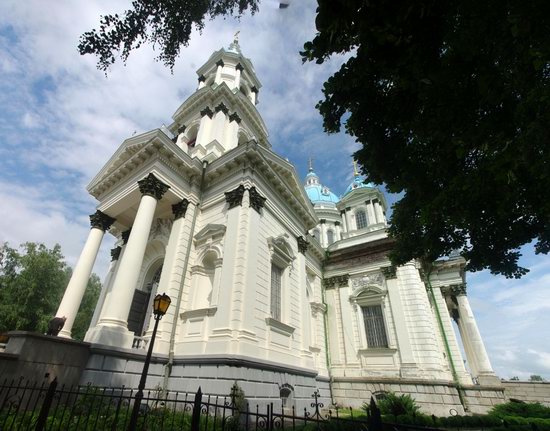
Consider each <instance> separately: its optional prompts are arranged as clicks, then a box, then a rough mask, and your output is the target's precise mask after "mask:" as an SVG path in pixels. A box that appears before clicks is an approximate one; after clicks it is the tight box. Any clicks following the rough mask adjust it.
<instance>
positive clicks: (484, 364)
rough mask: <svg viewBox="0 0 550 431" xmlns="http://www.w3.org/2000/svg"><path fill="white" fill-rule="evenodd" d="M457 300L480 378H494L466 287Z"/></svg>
mask: <svg viewBox="0 0 550 431" xmlns="http://www.w3.org/2000/svg"><path fill="white" fill-rule="evenodd" d="M456 299H457V302H458V315H459V319H460V320H461V323H462V326H463V328H464V335H465V336H466V338H467V343H468V344H469V345H470V347H471V349H472V353H473V356H474V357H475V368H476V369H477V371H478V373H479V374H478V378H479V376H480V375H489V376H494V374H495V373H494V371H493V367H492V366H491V362H490V361H489V356H488V355H487V351H486V350H485V345H484V344H483V340H482V339H481V334H480V333H479V329H478V327H477V324H476V320H475V317H474V313H473V312H472V309H471V307H470V302H469V301H468V297H467V296H466V292H465V287H463V288H462V289H461V290H460V291H459V292H458V295H457V296H456Z"/></svg>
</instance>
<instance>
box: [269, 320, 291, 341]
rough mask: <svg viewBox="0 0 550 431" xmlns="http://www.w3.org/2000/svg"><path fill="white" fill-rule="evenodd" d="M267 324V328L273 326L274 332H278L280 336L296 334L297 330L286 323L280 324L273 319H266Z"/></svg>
mask: <svg viewBox="0 0 550 431" xmlns="http://www.w3.org/2000/svg"><path fill="white" fill-rule="evenodd" d="M265 323H266V325H267V326H271V328H273V330H277V332H279V333H280V334H283V335H288V336H291V335H292V334H293V333H294V330H295V328H294V327H292V326H290V325H287V324H286V323H283V322H280V321H278V320H277V319H274V318H273V317H266V318H265Z"/></svg>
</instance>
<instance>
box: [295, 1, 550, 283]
mask: <svg viewBox="0 0 550 431" xmlns="http://www.w3.org/2000/svg"><path fill="white" fill-rule="evenodd" d="M318 3H319V7H318V9H317V18H316V26H317V30H318V34H317V35H316V37H315V38H314V39H313V40H312V41H310V42H307V43H306V44H305V47H304V51H303V53H302V55H303V58H304V60H305V61H316V62H317V63H322V62H323V61H324V60H325V59H327V58H329V57H330V56H332V55H334V54H341V53H351V54H350V57H349V59H348V60H347V61H346V62H345V63H344V64H343V65H342V67H341V68H340V70H339V71H338V72H336V73H335V74H334V75H333V76H332V77H330V78H329V79H328V81H327V82H326V83H325V84H324V87H323V93H324V100H322V101H320V102H319V104H318V108H319V111H320V112H321V115H322V116H323V121H324V127H325V129H326V130H327V131H328V132H337V131H339V130H340V127H341V125H342V122H344V123H345V128H346V131H347V133H348V134H350V135H352V136H354V137H355V138H356V139H357V141H358V142H360V143H361V144H362V148H361V149H360V150H359V151H358V152H357V153H355V157H356V159H357V160H359V162H360V163H361V165H362V166H363V169H364V173H366V174H367V180H368V181H373V182H375V183H378V184H382V183H384V184H386V187H387V189H388V190H389V191H390V192H393V193H402V194H403V197H402V199H401V200H400V201H399V202H397V203H396V204H395V205H394V208H393V214H392V218H391V227H390V235H391V236H392V237H393V238H395V239H396V245H395V249H394V251H393V252H392V254H391V256H390V257H391V259H392V261H393V262H394V263H395V264H403V263H405V262H407V261H409V260H410V259H412V258H423V259H425V260H427V261H433V260H435V259H437V258H438V257H440V256H444V255H449V254H450V253H451V252H452V251H453V250H457V249H458V250H460V251H461V253H462V254H463V256H464V257H465V258H466V259H467V260H468V266H467V268H468V269H469V270H472V271H476V270H481V269H484V268H489V269H490V270H491V272H493V273H496V274H504V275H505V276H507V277H516V278H519V277H521V276H522V275H523V274H525V273H526V272H527V270H526V269H525V268H521V267H519V266H518V264H517V260H518V258H519V256H520V253H519V247H521V246H522V245H523V244H526V243H529V242H531V241H533V240H536V244H535V251H536V252H537V253H548V251H550V200H549V198H550V174H549V172H550V169H549V168H550V145H549V143H550V142H549V136H550V126H549V125H550V31H549V30H550V20H549V18H548V17H549V14H548V13H549V12H550V4H549V3H548V2H544V1H541V0H535V1H532V2H522V1H509V2H501V1H495V0H490V1H485V2H475V1H470V0H461V1H457V2H445V1H443V2H442V1H435V0H419V1H412V2H411V1H403V0H399V1H385V0H374V1H369V2H365V1H362V0H318ZM343 118H345V120H343Z"/></svg>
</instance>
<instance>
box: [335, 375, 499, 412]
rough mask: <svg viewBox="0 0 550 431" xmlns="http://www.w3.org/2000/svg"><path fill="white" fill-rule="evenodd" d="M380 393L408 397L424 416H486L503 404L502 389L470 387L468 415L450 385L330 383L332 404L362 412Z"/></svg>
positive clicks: (367, 381) (373, 381) (365, 381)
mask: <svg viewBox="0 0 550 431" xmlns="http://www.w3.org/2000/svg"><path fill="white" fill-rule="evenodd" d="M383 392H394V393H396V394H398V395H401V394H409V395H411V396H412V397H413V398H414V399H415V400H416V402H417V404H418V405H419V407H420V408H421V410H422V412H423V413H426V414H434V415H436V416H449V415H450V410H451V409H454V410H456V411H457V412H458V414H460V415H464V414H468V413H476V414H480V413H486V412H487V411H489V410H490V409H491V407H492V406H493V405H496V404H500V403H503V402H504V401H505V398H504V392H503V389H502V388H498V387H481V386H471V387H467V388H464V390H463V398H464V401H465V402H466V405H467V406H468V412H465V410H464V407H463V406H462V404H461V402H460V398H459V395H458V391H457V388H456V386H455V385H454V383H452V382H437V381H433V382H426V381H415V380H407V379H399V380H398V379H393V380H392V379H388V380H383V381H382V380H380V379H365V378H345V379H343V378H335V379H334V380H333V382H332V395H333V397H334V401H335V402H337V403H339V404H341V405H342V406H351V407H354V408H361V406H362V405H363V403H364V402H368V401H369V400H370V397H371V396H372V395H374V396H375V397H376V395H377V394H379V393H383Z"/></svg>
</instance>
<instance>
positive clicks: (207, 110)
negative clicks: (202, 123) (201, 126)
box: [200, 106, 214, 118]
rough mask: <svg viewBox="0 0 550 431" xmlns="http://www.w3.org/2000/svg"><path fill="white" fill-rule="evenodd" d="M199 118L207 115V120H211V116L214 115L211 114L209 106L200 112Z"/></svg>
mask: <svg viewBox="0 0 550 431" xmlns="http://www.w3.org/2000/svg"><path fill="white" fill-rule="evenodd" d="M200 114H201V117H204V116H205V115H208V117H209V118H212V116H213V115H214V113H213V112H212V109H210V107H209V106H207V107H206V108H204V109H203V110H202V111H201V112H200Z"/></svg>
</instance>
